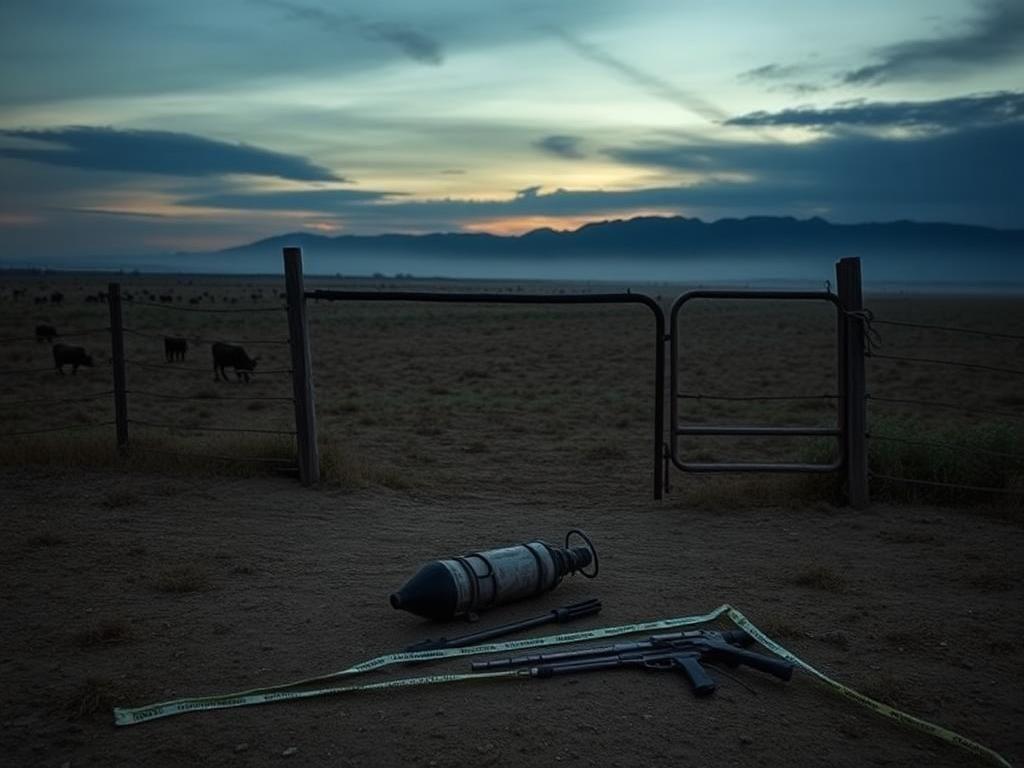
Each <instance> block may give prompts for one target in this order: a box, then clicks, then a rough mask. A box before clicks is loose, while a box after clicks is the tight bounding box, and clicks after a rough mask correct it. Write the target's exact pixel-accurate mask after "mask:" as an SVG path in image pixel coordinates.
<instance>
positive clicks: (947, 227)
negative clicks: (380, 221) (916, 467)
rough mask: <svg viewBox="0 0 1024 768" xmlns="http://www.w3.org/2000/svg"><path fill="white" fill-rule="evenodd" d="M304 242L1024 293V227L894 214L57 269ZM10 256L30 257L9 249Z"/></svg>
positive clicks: (559, 273)
mask: <svg viewBox="0 0 1024 768" xmlns="http://www.w3.org/2000/svg"><path fill="white" fill-rule="evenodd" d="M285 246H299V247H301V248H302V249H303V262H304V268H305V271H306V273H307V274H310V275H331V276H334V275H344V276H349V277H352V276H374V275H387V276H392V275H399V274H400V275H405V276H414V277H455V278H497V279H513V280H523V279H531V278H538V279H555V280H613V281H624V280H639V281H656V282H657V281H664V282H685V283H711V282H729V283H737V282H740V283H743V282H752V281H764V280H776V281H788V282H813V283H817V284H819V285H820V284H822V283H823V282H824V280H826V279H829V278H830V277H831V276H832V274H833V268H832V264H833V262H834V261H836V260H837V259H838V258H841V257H844V256H860V257H861V258H862V260H863V264H864V276H865V280H866V281H868V282H874V283H875V284H876V285H877V284H881V283H889V284H892V285H896V284H904V283H906V284H912V285H920V284H924V283H934V284H937V285H943V286H950V285H966V284H968V283H970V284H975V285H980V284H985V283H987V284H994V285H997V286H1003V285H1008V284H1011V283H1013V284H1016V285H1017V286H1018V287H1016V288H1014V290H1017V291H1024V229H991V228H988V227H977V226H967V225H962V224H943V223H917V222H913V221H894V222H888V223H869V224H832V223H830V222H828V221H825V220H824V219H821V218H812V219H795V218H792V217H788V216H781V217H773V216H752V217H749V218H744V219H720V220H719V221H715V222H707V223H706V222H703V221H701V220H700V219H690V218H684V217H680V216H675V217H660V216H646V217H638V218H633V219H628V220H615V221H602V222H594V223H590V224H586V225H584V226H582V227H580V228H579V229H576V230H574V231H555V230H552V229H537V230H533V231H532V232H527V233H526V234H523V235H519V236H499V235H490V234H467V233H448V234H428V235H374V236H359V235H341V236H339V237H325V236H323V235H316V234H311V233H306V232H293V233H290V234H285V235H278V236H276V237H271V238H267V239H265V240H260V241H258V242H254V243H249V244H247V245H241V246H237V247H233V248H228V249H225V250H221V251H214V252H207V253H174V254H150V255H137V256H106V257H103V256H82V257H75V258H68V259H63V260H54V261H53V262H51V263H49V264H48V265H47V266H49V267H52V268H57V269H67V268H72V269H102V270H111V269H113V270H118V269H121V270H140V271H143V272H193V273H224V274H238V273H248V274H280V273H281V269H282V263H281V250H282V248H284V247H285ZM4 261H6V262H7V263H8V266H14V267H26V266H28V267H32V266H33V264H31V263H30V264H25V263H18V262H16V261H15V260H14V259H5V260H4Z"/></svg>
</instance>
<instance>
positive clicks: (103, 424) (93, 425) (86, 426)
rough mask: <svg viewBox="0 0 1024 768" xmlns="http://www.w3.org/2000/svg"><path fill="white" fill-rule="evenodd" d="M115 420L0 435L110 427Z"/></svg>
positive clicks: (20, 435)
mask: <svg viewBox="0 0 1024 768" xmlns="http://www.w3.org/2000/svg"><path fill="white" fill-rule="evenodd" d="M114 423H115V422H113V421H94V422H92V423H90V424H65V425H64V426H62V427H47V428H46V429H30V430H27V431H24V432H4V433H3V434H0V437H23V436H25V435H42V434H44V433H47V432H71V431H77V430H79V429H94V428H96V427H109V426H112V425H113V424H114Z"/></svg>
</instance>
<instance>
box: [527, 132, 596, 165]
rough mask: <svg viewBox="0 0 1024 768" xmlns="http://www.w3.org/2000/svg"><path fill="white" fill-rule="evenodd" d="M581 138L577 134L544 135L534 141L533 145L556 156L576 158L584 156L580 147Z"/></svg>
mask: <svg viewBox="0 0 1024 768" xmlns="http://www.w3.org/2000/svg"><path fill="white" fill-rule="evenodd" d="M582 141H583V140H582V139H581V138H580V137H578V136H564V135H557V136H545V137H544V138H543V139H540V140H539V141H537V142H536V144H535V146H537V147H539V148H540V149H542V150H544V151H545V152H547V153H548V154H552V155H557V156H558V157H564V158H567V159H569V160H578V159H580V158H582V157H586V155H585V154H584V153H583V150H582V149H581V148H580V143H581V142H582Z"/></svg>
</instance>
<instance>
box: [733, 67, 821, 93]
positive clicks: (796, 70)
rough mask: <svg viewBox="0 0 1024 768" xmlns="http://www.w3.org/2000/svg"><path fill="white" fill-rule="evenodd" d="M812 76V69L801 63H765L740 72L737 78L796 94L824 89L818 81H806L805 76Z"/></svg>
mask: <svg viewBox="0 0 1024 768" xmlns="http://www.w3.org/2000/svg"><path fill="white" fill-rule="evenodd" d="M809 75H810V76H813V75H814V72H813V70H812V69H811V68H810V67H809V66H807V65H803V64H765V65H764V66H761V67H754V68H753V69H748V70H747V71H746V72H740V74H739V79H740V80H742V81H744V82H749V83H758V84H762V85H763V86H765V87H766V89H767V90H769V91H789V92H791V93H795V94H798V95H806V94H808V93H817V92H818V91H822V90H824V89H825V86H824V85H822V84H820V83H812V82H808V81H807V80H806V79H804V78H806V77H808V76H809Z"/></svg>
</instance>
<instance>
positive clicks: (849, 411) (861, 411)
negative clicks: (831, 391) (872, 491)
mask: <svg viewBox="0 0 1024 768" xmlns="http://www.w3.org/2000/svg"><path fill="white" fill-rule="evenodd" d="M836 286H837V290H838V293H839V304H840V306H841V307H842V309H843V322H844V323H845V325H846V334H845V335H846V339H845V345H844V346H845V348H846V349H845V354H846V364H845V366H843V367H844V368H845V372H846V377H845V378H846V381H845V382H844V390H843V392H844V394H845V402H844V403H843V407H844V408H845V414H844V425H845V435H844V439H845V441H846V492H847V498H848V500H849V502H850V505H851V506H852V507H853V508H854V509H864V507H866V506H867V505H868V503H869V501H870V497H869V495H868V451H867V389H866V385H865V380H864V317H863V314H862V313H863V310H864V295H863V293H862V290H861V276H860V259H859V258H855V257H853V258H846V259H840V260H839V262H838V263H837V264H836Z"/></svg>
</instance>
